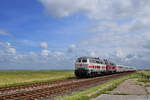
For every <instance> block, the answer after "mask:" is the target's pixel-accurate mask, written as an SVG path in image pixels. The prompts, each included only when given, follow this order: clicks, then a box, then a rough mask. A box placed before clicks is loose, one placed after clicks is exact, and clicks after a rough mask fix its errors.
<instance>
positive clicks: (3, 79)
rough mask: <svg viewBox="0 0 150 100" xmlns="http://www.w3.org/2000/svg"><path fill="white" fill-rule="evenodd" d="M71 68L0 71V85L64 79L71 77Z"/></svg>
mask: <svg viewBox="0 0 150 100" xmlns="http://www.w3.org/2000/svg"><path fill="white" fill-rule="evenodd" d="M73 77H75V76H74V71H73V70H53V71H44V70H39V71H31V70H17V71H0V87H5V86H15V85H23V84H29V83H38V82H45V81H54V80H65V79H69V78H73Z"/></svg>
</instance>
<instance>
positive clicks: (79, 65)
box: [75, 57, 89, 77]
mask: <svg viewBox="0 0 150 100" xmlns="http://www.w3.org/2000/svg"><path fill="white" fill-rule="evenodd" d="M88 65H89V59H88V58H87V57H80V58H78V59H77V60H76V62H75V75H76V76H77V77H85V76H88V74H89V70H88Z"/></svg>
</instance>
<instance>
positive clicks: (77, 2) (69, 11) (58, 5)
mask: <svg viewBox="0 0 150 100" xmlns="http://www.w3.org/2000/svg"><path fill="white" fill-rule="evenodd" d="M40 2H41V3H42V4H43V5H44V7H45V10H46V12H47V13H48V14H50V15H52V16H56V17H66V16H70V15H73V14H75V13H82V14H83V15H86V16H88V17H89V18H96V19H103V18H104V19H106V18H108V19H110V18H115V19H116V18H120V17H122V18H127V17H128V18H129V17H130V18H132V17H136V15H138V14H139V13H141V11H143V10H142V9H144V10H147V7H149V4H150V2H149V1H147V0H126V1H123V0H61V1H60V0H40ZM147 11H148V10H147Z"/></svg>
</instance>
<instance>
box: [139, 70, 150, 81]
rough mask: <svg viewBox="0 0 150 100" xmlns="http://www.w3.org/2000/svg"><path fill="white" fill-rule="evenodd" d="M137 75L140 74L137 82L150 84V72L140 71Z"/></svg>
mask: <svg viewBox="0 0 150 100" xmlns="http://www.w3.org/2000/svg"><path fill="white" fill-rule="evenodd" d="M138 74H140V78H139V80H138V81H140V82H150V71H140V72H138Z"/></svg>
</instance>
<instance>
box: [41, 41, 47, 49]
mask: <svg viewBox="0 0 150 100" xmlns="http://www.w3.org/2000/svg"><path fill="white" fill-rule="evenodd" d="M40 47H41V48H43V49H46V48H48V44H47V42H41V43H40Z"/></svg>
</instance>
